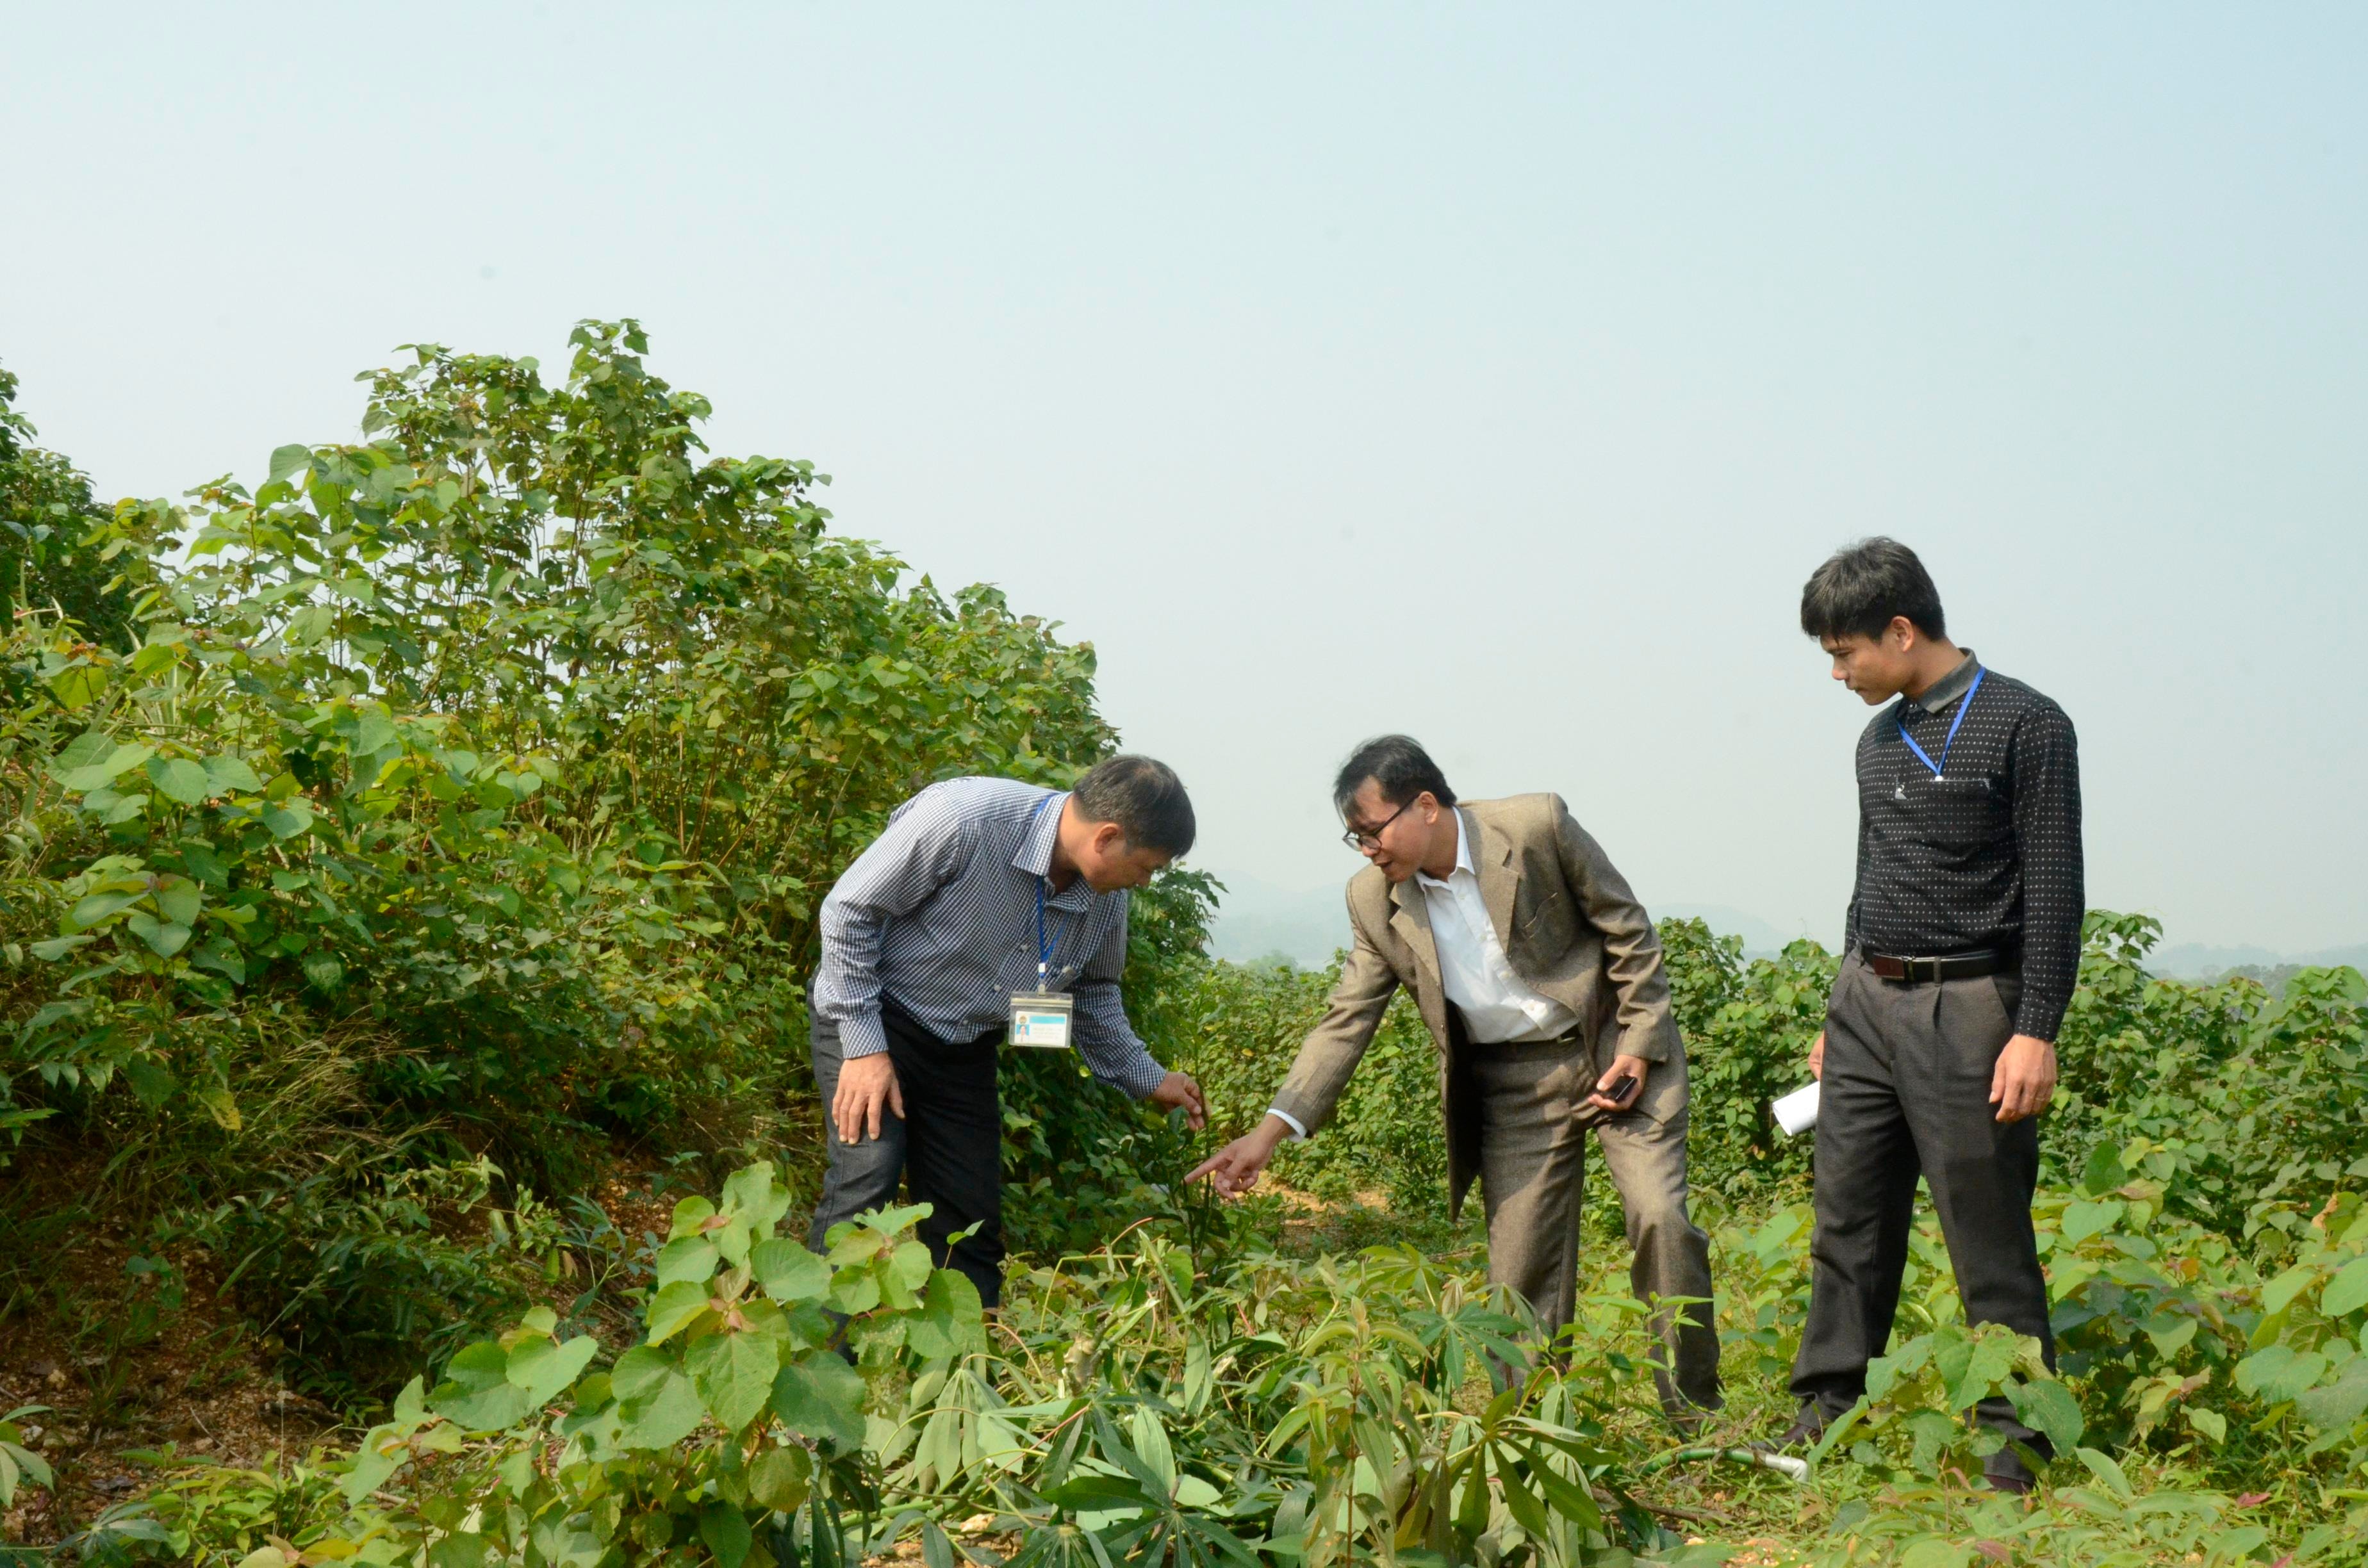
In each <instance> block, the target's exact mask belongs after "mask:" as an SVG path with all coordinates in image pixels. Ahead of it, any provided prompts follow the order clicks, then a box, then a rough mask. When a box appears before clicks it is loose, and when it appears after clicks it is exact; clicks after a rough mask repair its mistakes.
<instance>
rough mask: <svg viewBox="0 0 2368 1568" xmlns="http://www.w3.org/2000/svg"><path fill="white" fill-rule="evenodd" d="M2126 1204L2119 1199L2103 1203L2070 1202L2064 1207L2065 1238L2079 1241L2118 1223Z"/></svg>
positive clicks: (2109, 1228)
mask: <svg viewBox="0 0 2368 1568" xmlns="http://www.w3.org/2000/svg"><path fill="white" fill-rule="evenodd" d="M2123 1212H2124V1206H2123V1203H2122V1202H2121V1200H2120V1199H2109V1200H2107V1201H2105V1202H2102V1203H2089V1202H2080V1203H2068V1204H2066V1205H2065V1208H2064V1239H2065V1240H2066V1241H2067V1242H2073V1243H2076V1244H2077V1243H2079V1242H2084V1241H2087V1240H2088V1239H2089V1237H2090V1236H2093V1235H2097V1234H2099V1233H2101V1232H2104V1231H2109V1230H2111V1229H2112V1228H2113V1226H2114V1225H2115V1224H2117V1223H2118V1222H2119V1221H2120V1220H2121V1218H2122V1215H2123Z"/></svg>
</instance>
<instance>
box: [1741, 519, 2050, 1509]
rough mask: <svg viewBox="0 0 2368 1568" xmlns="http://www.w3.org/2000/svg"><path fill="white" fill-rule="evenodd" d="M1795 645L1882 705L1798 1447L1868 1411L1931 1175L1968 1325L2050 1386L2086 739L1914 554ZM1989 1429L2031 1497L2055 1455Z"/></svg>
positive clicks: (1805, 625)
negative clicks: (2001, 659)
mask: <svg viewBox="0 0 2368 1568" xmlns="http://www.w3.org/2000/svg"><path fill="white" fill-rule="evenodd" d="M1801 629H1802V630H1803V631H1805V632H1807V633H1808V634H1809V635H1810V636H1812V637H1815V638H1816V639H1817V641H1818V642H1819V643H1820V644H1821V645H1822V646H1823V647H1824V648H1825V651H1826V652H1827V654H1828V655H1830V656H1831V657H1832V659H1833V676H1834V678H1835V679H1836V680H1839V681H1840V682H1842V683H1843V684H1844V685H1846V686H1848V687H1850V690H1852V691H1853V692H1856V693H1857V694H1858V696H1859V698H1860V699H1861V700H1862V701H1864V702H1866V703H1867V704H1869V705H1870V706H1873V705H1877V704H1889V706H1887V707H1885V708H1884V711H1883V712H1881V713H1879V714H1877V715H1876V716H1875V719H1874V721H1873V722H1872V723H1870V724H1869V725H1868V726H1867V728H1866V732H1865V733H1864V734H1862V735H1861V737H1860V738H1859V744H1858V796H1859V829H1858V880H1857V883H1856V886H1855V888H1854V890H1853V891H1852V892H1851V895H1850V916H1849V923H1848V926H1847V929H1846V931H1845V943H1846V947H1847V953H1846V956H1845V958H1844V960H1843V962H1842V968H1841V972H1840V973H1839V975H1838V976H1837V977H1836V979H1835V982H1834V989H1833V994H1832V997H1831V999H1830V1000H1829V1001H1828V1003H1827V1013H1826V1028H1825V1032H1824V1033H1822V1034H1820V1035H1819V1036H1818V1037H1817V1041H1816V1045H1815V1046H1813V1047H1812V1048H1811V1050H1810V1052H1809V1070H1810V1072H1812V1073H1813V1074H1816V1076H1817V1078H1818V1080H1819V1082H1820V1085H1821V1087H1820V1090H1819V1105H1818V1109H1817V1148H1816V1237H1815V1239H1814V1240H1813V1242H1812V1243H1811V1244H1810V1255H1811V1260H1812V1263H1813V1266H1814V1275H1813V1281H1812V1286H1811V1292H1810V1300H1809V1318H1808V1322H1807V1324H1806V1325H1805V1326H1804V1329H1803V1332H1802V1335H1801V1351H1800V1356H1799V1358H1798V1359H1796V1360H1795V1361H1794V1362H1793V1393H1794V1395H1795V1396H1796V1397H1798V1398H1799V1400H1800V1401H1801V1410H1800V1415H1798V1416H1797V1417H1796V1418H1795V1420H1794V1421H1793V1427H1792V1430H1791V1431H1789V1432H1787V1433H1786V1434H1785V1436H1784V1437H1783V1438H1782V1442H1784V1443H1785V1444H1788V1445H1789V1444H1793V1443H1799V1442H1803V1441H1807V1440H1810V1439H1813V1438H1814V1437H1816V1435H1817V1434H1818V1433H1819V1432H1821V1431H1822V1430H1823V1429H1824V1427H1825V1426H1826V1425H1827V1423H1828V1422H1830V1421H1832V1420H1833V1419H1834V1418H1836V1417H1837V1416H1839V1415H1841V1414H1842V1413H1843V1412H1845V1411H1847V1410H1848V1409H1849V1408H1850V1406H1851V1404H1853V1403H1856V1401H1857V1400H1858V1398H1859V1396H1860V1395H1861V1393H1863V1392H1865V1388H1866V1368H1867V1363H1868V1361H1869V1360H1871V1359H1873V1358H1874V1357H1877V1356H1880V1355H1882V1354H1883V1353H1884V1347H1885V1346H1886V1345H1887V1344H1888V1343H1889V1340H1890V1336H1891V1326H1892V1316H1893V1313H1894V1312H1895V1311H1896V1309H1897V1307H1898V1304H1899V1287H1900V1275H1901V1271H1902V1269H1903V1268H1904V1267H1905V1266H1906V1263H1907V1236H1908V1232H1909V1230H1910V1228H1911V1224H1912V1221H1913V1217H1914V1210H1915V1202H1916V1181H1917V1177H1918V1176H1922V1177H1923V1178H1924V1179H1925V1180H1926V1181H1927V1182H1928V1183H1929V1184H1930V1187H1931V1190H1932V1203H1933V1207H1934V1208H1935V1209H1936V1210H1939V1212H1940V1216H1941V1233H1942V1235H1943V1236H1944V1237H1945V1238H1946V1240H1947V1242H1948V1246H1949V1261H1950V1263H1951V1265H1952V1267H1954V1269H1955V1271H1956V1277H1957V1290H1958V1294H1959V1297H1960V1299H1961V1300H1962V1301H1964V1309H1965V1320H1966V1321H1967V1322H1968V1323H1973V1324H1983V1323H1999V1324H2006V1325H2008V1326H2009V1327H2010V1328H2012V1329H2014V1330H2015V1331H2016V1332H2017V1333H2020V1334H2027V1335H2032V1337H2034V1338H2036V1339H2037V1340H2038V1341H2039V1343H2040V1346H2041V1347H2042V1351H2043V1353H2044V1356H2045V1357H2046V1358H2047V1363H2048V1365H2049V1366H2050V1367H2053V1366H2054V1365H2055V1341H2054V1339H2053V1337H2052V1336H2051V1335H2050V1334H2049V1332H2048V1324H2047V1282H2046V1279H2045V1278H2044V1276H2043V1275H2042V1274H2041V1272H2040V1267H2039V1253H2038V1248H2037V1245H2036V1244H2035V1242H2034V1239H2033V1236H2032V1226H2031V1199H2032V1188H2033V1187H2034V1186H2035V1185H2036V1183H2037V1180H2038V1175H2039V1133H2038V1124H2037V1122H2036V1121H2035V1120H2033V1118H2035V1117H2037V1116H2038V1115H2039V1113H2040V1112H2041V1111H2042V1110H2044V1109H2045V1108H2046V1106H2047V1101H2048V1098H2049V1096H2051V1095H2053V1094H2054V1093H2055V1032H2056V1028H2057V1026H2058V1025H2059V1024H2060V1023H2061V1022H2062V1021H2063V1017H2064V1010H2065V1008H2066V1006H2067V1005H2069V1003H2070V1002H2071V999H2072V988H2073V985H2074V983H2075V981H2076V980H2077V979H2078V971H2079V963H2080V921H2081V916H2082V914H2083V911H2084V908H2085V903H2086V899H2085V890H2084V886H2083V877H2082V868H2081V855H2080V765H2079V756H2078V749H2077V746H2076V744H2075V741H2074V737H2073V733H2072V722H2071V721H2070V720H2069V719H2067V718H2066V717H2065V715H2064V710H2062V709H2060V708H2058V707H2057V706H2056V705H2055V703H2054V702H2051V701H2050V700H2048V699H2046V698H2044V697H2043V696H2041V695H2040V694H2039V693H2038V692H2036V691H2033V690H2032V688H2031V687H2027V686H2025V685H2023V684H2022V683H2021V681H2018V680H2014V679H2012V678H2010V677H2009V676H2002V675H1999V674H1997V673H1996V672H1994V671H1991V670H1987V669H1985V668H1983V667H1982V665H1981V663H1980V662H1979V661H1978V660H1977V659H1975V656H1974V653H1973V651H1972V650H1971V649H1966V648H1959V647H1958V646H1957V645H1956V644H1954V643H1952V642H1950V641H1949V639H1948V634H1947V630H1946V627H1945V625H1944V623H1943V620H1942V618H1941V597H1940V594H1939V592H1938V591H1937V590H1936V589H1935V588H1934V587H1933V585H1932V579H1931V577H1930V575H1929V574H1927V573H1926V572H1925V570H1924V566H1923V563H1922V562H1919V561H1918V560H1917V558H1916V552H1915V551H1911V550H1909V549H1908V548H1907V546H1906V545H1903V544H1900V543H1898V542H1896V541H1895V540H1887V539H1873V540H1864V541H1863V542H1861V543H1859V544H1856V545H1853V546H1851V547H1850V548H1849V549H1847V550H1844V551H1840V552H1839V553H1838V554H1836V555H1835V556H1834V557H1833V558H1832V559H1831V560H1829V561H1827V562H1826V563H1825V564H1824V565H1822V566H1820V567H1818V568H1817V570H1816V574H1815V575H1813V576H1812V577H1811V578H1810V579H1809V581H1808V585H1807V586H1806V587H1804V589H1803V590H1802V594H1801ZM1894 699H1896V701H1895V700H1894ZM1980 1419H1981V1421H1982V1424H1983V1425H1984V1426H1989V1427H1991V1428H1992V1429H1994V1430H1996V1431H1998V1433H2000V1434H2001V1435H2002V1436H2003V1437H2005V1438H2006V1439H2007V1441H2008V1445H2009V1446H2007V1447H2004V1448H2001V1449H1998V1451H1997V1452H1996V1453H1994V1454H1992V1455H1991V1456H1990V1457H1989V1458H1988V1459H1987V1460H1986V1461H1985V1463H1984V1469H1985V1472H1986V1475H1987V1480H1988V1482H1989V1483H1990V1484H1991V1485H1992V1486H1994V1487H1997V1488H1998V1489H2000V1490H2002V1491H2012V1492H2025V1491H2028V1490H2030V1488H2031V1484H2032V1473H2031V1471H2030V1468H2029V1467H2028V1466H2027V1465H2026V1464H2025V1463H2024V1461H2023V1460H2022V1458H2021V1456H2020V1455H2019V1454H2018V1453H2017V1451H2016V1449H2015V1447H2014V1446H2013V1445H2018V1444H2019V1445H2022V1446H2023V1447H2025V1448H2027V1449H2030V1450H2032V1452H2033V1453H2036V1454H2037V1455H2039V1456H2040V1457H2042V1458H2044V1457H2046V1456H2047V1453H2048V1447H2047V1440H2046V1439H2045V1438H2044V1437H2041V1436H2039V1434H2037V1433H2035V1432H2033V1431H2032V1429H2031V1428H2030V1427H2028V1426H2024V1425H2022V1424H2021V1422H2020V1421H2018V1420H2016V1419H2015V1414H2014V1408H2013V1405H2012V1404H2011V1403H2010V1402H2009V1401H2007V1400H2004V1399H1992V1400H1988V1401H1985V1402H1984V1403H1983V1405H1982V1408H1981V1411H1980Z"/></svg>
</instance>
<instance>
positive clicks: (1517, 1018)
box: [1414, 812, 1578, 1045]
mask: <svg viewBox="0 0 2368 1568" xmlns="http://www.w3.org/2000/svg"><path fill="white" fill-rule="evenodd" d="M1454 820H1455V869H1453V870H1452V871H1450V872H1448V873H1447V880H1446V881H1440V880H1439V879H1438V878H1437V877H1434V876H1432V875H1431V874H1430V873H1429V872H1428V871H1417V872H1416V873H1415V874H1414V881H1415V885H1416V886H1417V887H1418V888H1420V889H1422V898H1423V903H1424V904H1425V906H1426V907H1427V908H1428V909H1429V912H1430V939H1431V943H1432V945H1433V946H1435V947H1437V948H1438V949H1439V978H1440V984H1441V985H1442V986H1444V987H1445V988H1446V991H1447V999H1448V1000H1449V1001H1451V1002H1452V1003H1454V1004H1455V1006H1457V1007H1458V1008H1459V1009H1461V1010H1462V1012H1463V1027H1464V1029H1465V1032H1467V1033H1468V1034H1470V1035H1471V1037H1472V1039H1473V1040H1474V1043H1475V1044H1481V1045H1497V1044H1502V1043H1506V1042H1508V1041H1513V1042H1517V1041H1522V1040H1559V1039H1561V1038H1562V1037H1563V1036H1564V1035H1566V1034H1568V1033H1569V1032H1570V1031H1571V1030H1572V1029H1574V1028H1577V1027H1578V1015H1577V1014H1576V1013H1574V1012H1572V1011H1571V1010H1570V1009H1569V1008H1567V1007H1565V1006H1563V1005H1562V1004H1561V1003H1559V1002H1557V1001H1555V1000H1554V999H1553V998H1552V997H1550V996H1541V995H1540V994H1538V993H1536V992H1534V991H1532V990H1531V989H1530V988H1529V986H1527V985H1526V984H1524V983H1522V981H1521V977H1520V975H1518V974H1515V973H1514V972H1513V966H1512V965H1511V964H1510V963H1508V962H1507V961H1506V959H1505V945H1504V944H1503V943H1502V942H1499V941H1498V940H1497V927H1496V926H1495V924H1494V923H1493V922H1491V921H1490V920H1489V918H1488V906H1487V904H1486V903H1484V902H1482V900H1481V897H1480V879H1479V877H1478V876H1477V875H1476V874H1475V873H1474V871H1473V869H1472V840H1471V838H1470V836H1469V835H1466V834H1465V833H1464V831H1463V812H1455V813H1454Z"/></svg>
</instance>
